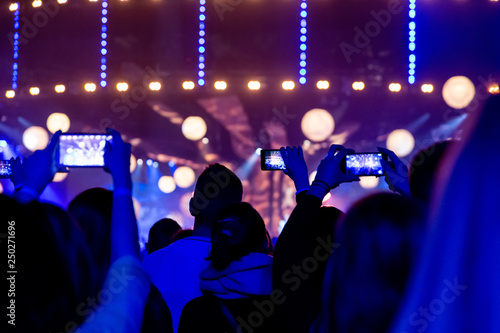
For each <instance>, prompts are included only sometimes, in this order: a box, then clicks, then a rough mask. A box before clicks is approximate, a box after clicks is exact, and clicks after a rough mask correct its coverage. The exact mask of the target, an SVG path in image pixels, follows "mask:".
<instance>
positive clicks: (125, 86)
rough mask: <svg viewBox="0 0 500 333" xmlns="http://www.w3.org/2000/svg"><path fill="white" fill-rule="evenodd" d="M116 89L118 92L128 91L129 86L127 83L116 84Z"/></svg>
mask: <svg viewBox="0 0 500 333" xmlns="http://www.w3.org/2000/svg"><path fill="white" fill-rule="evenodd" d="M116 89H117V90H118V91H127V90H128V84H127V83H126V82H118V83H117V84H116Z"/></svg>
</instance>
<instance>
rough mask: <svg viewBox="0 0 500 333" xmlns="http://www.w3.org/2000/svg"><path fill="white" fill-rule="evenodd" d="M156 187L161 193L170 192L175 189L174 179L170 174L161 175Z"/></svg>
mask: <svg viewBox="0 0 500 333" xmlns="http://www.w3.org/2000/svg"><path fill="white" fill-rule="evenodd" d="M158 188H159V189H160V191H162V192H163V193H172V192H173V191H175V180H174V178H172V177H170V176H162V177H160V180H158Z"/></svg>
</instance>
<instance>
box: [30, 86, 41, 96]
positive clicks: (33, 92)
mask: <svg viewBox="0 0 500 333" xmlns="http://www.w3.org/2000/svg"><path fill="white" fill-rule="evenodd" d="M39 93H40V88H38V87H31V88H30V94H31V95H32V96H36V95H38V94H39Z"/></svg>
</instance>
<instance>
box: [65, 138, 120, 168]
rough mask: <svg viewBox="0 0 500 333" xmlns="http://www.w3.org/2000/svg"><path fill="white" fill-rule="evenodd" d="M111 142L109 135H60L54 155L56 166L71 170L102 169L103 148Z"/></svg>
mask: <svg viewBox="0 0 500 333" xmlns="http://www.w3.org/2000/svg"><path fill="white" fill-rule="evenodd" d="M111 140H112V136H111V135H110V134H81V133H64V134H61V136H60V137H59V149H58V150H57V153H56V159H57V164H58V166H60V167H71V168H93V167H103V166H104V147H105V146H106V142H108V141H109V142H111Z"/></svg>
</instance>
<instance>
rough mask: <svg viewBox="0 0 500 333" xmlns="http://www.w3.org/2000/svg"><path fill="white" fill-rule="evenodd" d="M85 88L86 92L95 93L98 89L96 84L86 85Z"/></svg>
mask: <svg viewBox="0 0 500 333" xmlns="http://www.w3.org/2000/svg"><path fill="white" fill-rule="evenodd" d="M84 88H85V91H87V92H94V91H95V90H96V88H97V87H96V85H95V83H85V86H84Z"/></svg>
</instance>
